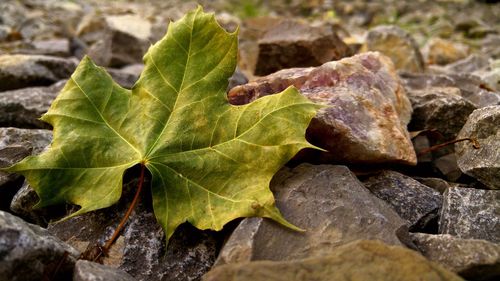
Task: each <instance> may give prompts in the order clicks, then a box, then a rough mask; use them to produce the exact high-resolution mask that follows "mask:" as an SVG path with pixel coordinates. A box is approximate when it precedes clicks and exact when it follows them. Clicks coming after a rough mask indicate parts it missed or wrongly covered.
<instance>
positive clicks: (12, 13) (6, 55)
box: [0, 0, 500, 281]
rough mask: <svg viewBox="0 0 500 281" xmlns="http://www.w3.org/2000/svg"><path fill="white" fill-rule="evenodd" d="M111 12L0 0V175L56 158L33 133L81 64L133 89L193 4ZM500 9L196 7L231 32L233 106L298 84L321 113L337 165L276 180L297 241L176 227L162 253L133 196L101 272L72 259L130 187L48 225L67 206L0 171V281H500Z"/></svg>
mask: <svg viewBox="0 0 500 281" xmlns="http://www.w3.org/2000/svg"><path fill="white" fill-rule="evenodd" d="M104 2H105V1H97V0H89V1H84V0H74V1H62V0H61V1H56V0H18V1H16V0H2V1H0V166H8V165H11V164H13V163H15V162H17V161H19V160H21V159H22V158H24V157H26V156H28V155H32V154H38V153H40V152H41V151H43V149H44V148H45V147H47V146H48V145H49V144H50V142H51V135H52V134H51V128H50V126H49V125H47V124H45V123H43V122H42V121H40V120H39V119H38V118H39V117H40V115H41V114H43V113H44V112H46V111H47V110H48V107H49V106H50V103H51V101H52V100H53V99H54V98H55V97H56V96H57V94H58V91H59V90H61V89H62V87H63V86H64V84H65V82H66V79H67V78H68V77H69V76H70V75H71V73H72V72H73V71H74V69H75V67H76V66H77V64H78V62H79V59H81V58H82V57H83V55H84V54H88V55H89V56H90V57H91V58H92V59H93V60H95V62H96V63H97V64H99V65H102V66H105V67H107V69H108V72H109V73H110V74H111V75H112V76H113V78H114V79H115V80H116V81H117V82H118V83H120V84H121V85H122V86H124V87H127V88H130V87H131V86H132V85H133V83H134V82H135V80H136V79H137V77H138V75H139V73H140V72H141V70H142V64H141V61H142V54H143V53H144V52H145V51H146V50H147V48H148V47H149V45H150V44H151V43H152V42H155V41H156V40H158V39H160V38H161V37H162V36H163V35H164V33H165V31H166V27H167V25H168V22H169V21H170V20H176V19H178V18H180V17H181V16H182V15H183V14H184V13H185V12H186V11H189V10H191V9H193V8H194V7H196V3H194V2H187V1H159V0H158V1H152V2H149V3H148V4H145V3H144V2H143V1H125V0H122V1H113V2H111V1H109V2H106V3H104ZM487 2H489V3H487ZM493 2H496V1H472V0H454V1H453V0H448V1H445V0H442V1H426V0H422V1H397V0H394V1H391V0H384V1H369V2H368V1H367V2H365V1H329V0H323V1H322V0H317V1H295V0H291V1H290V0H289V1H285V0H283V1H252V0H247V1H201V4H202V5H203V6H204V8H205V10H208V11H214V12H216V16H217V19H218V20H219V22H220V23H221V25H222V26H223V27H225V28H226V29H228V30H235V29H236V27H237V26H238V25H239V26H240V31H239V36H240V39H239V46H240V50H239V62H238V65H239V68H238V70H237V72H236V73H235V74H234V76H233V77H232V78H231V80H230V83H229V87H228V99H229V101H230V102H231V103H232V104H245V103H249V102H251V101H253V100H255V99H257V98H259V97H261V96H265V95H270V94H273V93H277V92H279V91H281V90H283V89H285V88H286V87H288V86H289V85H294V86H295V87H297V88H298V89H299V90H300V91H301V93H302V94H304V95H305V96H306V97H308V98H309V99H310V100H312V101H314V102H316V103H319V104H323V105H327V107H325V108H324V109H323V110H321V111H320V113H318V115H317V116H316V117H315V118H314V119H313V121H312V122H311V124H310V126H309V128H308V130H307V138H308V140H309V141H310V142H311V143H313V144H315V145H317V146H319V147H322V148H324V149H326V150H328V151H329V152H323V151H317V150H316V151H313V150H311V151H302V152H300V153H299V154H298V155H297V156H296V157H295V158H294V159H293V160H292V161H291V162H290V163H289V164H288V165H287V167H284V168H283V169H282V170H281V171H280V172H278V174H276V175H275V177H274V179H273V181H272V182H271V189H272V190H273V192H274V194H275V198H276V200H277V205H278V207H279V209H280V210H281V211H282V213H283V215H284V217H285V218H287V219H288V220H289V221H291V222H292V223H294V224H296V225H298V226H300V227H302V228H304V229H306V230H307V231H306V232H304V233H299V232H293V231H290V230H288V229H284V228H283V227H281V226H279V225H277V224H275V223H273V222H271V221H269V220H267V219H261V218H248V219H243V220H237V221H234V222H232V223H230V224H228V225H227V226H226V227H225V228H224V230H223V231H221V232H213V231H200V230H197V229H195V228H194V227H192V226H190V225H189V224H184V225H182V226H181V227H179V228H178V229H177V231H176V232H175V234H174V236H173V237H172V238H171V240H170V243H169V245H168V247H165V243H164V240H165V239H164V234H163V231H162V229H161V227H160V226H159V225H158V224H157V222H156V220H155V218H154V215H153V213H152V208H151V202H150V201H151V200H150V194H148V193H143V194H142V196H143V198H142V200H141V201H140V203H139V205H138V206H137V208H136V209H135V211H134V213H133V214H132V216H131V218H130V220H129V221H128V223H127V226H126V228H125V230H124V231H123V232H122V234H121V236H120V237H119V239H118V240H117V242H116V243H115V245H114V246H113V247H112V248H111V252H110V253H109V256H108V257H106V258H105V259H104V261H103V264H97V263H92V262H88V261H83V260H78V256H79V255H80V253H81V252H83V251H85V250H86V249H87V248H88V247H90V246H92V245H94V244H95V243H98V244H103V243H104V242H105V241H106V240H107V239H108V238H109V237H110V235H111V234H112V232H113V230H114V228H115V226H116V225H117V224H118V222H119V220H120V219H121V216H122V215H123V213H124V211H125V210H126V208H127V207H128V204H129V202H130V201H131V195H133V193H134V192H133V189H134V188H135V186H136V180H131V179H129V178H133V177H132V176H128V175H127V176H126V177H125V182H127V183H126V184H125V186H124V195H123V196H122V200H121V201H120V202H119V204H117V205H115V206H112V207H110V208H108V209H104V210H100V211H96V212H92V213H88V214H85V215H82V216H79V217H75V218H72V219H69V220H66V221H63V222H60V223H55V221H56V220H57V219H58V218H61V217H63V216H64V215H66V214H68V213H70V212H71V211H72V210H73V207H72V206H54V207H50V208H43V209H33V206H34V205H35V203H36V202H37V200H38V199H37V195H36V193H34V191H33V190H32V189H31V187H30V186H29V185H28V184H27V183H26V182H25V181H24V179H23V178H21V177H20V176H18V175H15V174H5V173H1V172H0V280H2V281H3V280H80V281H81V280H200V279H204V280H462V279H465V280H499V279H500V244H499V243H500V191H498V189H500V47H499V46H500V4H498V3H493ZM248 81H250V82H248ZM247 82H248V83H247ZM464 138H466V139H469V141H462V142H458V143H455V144H451V145H448V146H443V147H441V148H439V149H436V150H433V149H430V148H432V147H433V146H436V145H439V144H441V143H445V142H447V141H451V140H456V139H464ZM133 173H134V171H131V174H133Z"/></svg>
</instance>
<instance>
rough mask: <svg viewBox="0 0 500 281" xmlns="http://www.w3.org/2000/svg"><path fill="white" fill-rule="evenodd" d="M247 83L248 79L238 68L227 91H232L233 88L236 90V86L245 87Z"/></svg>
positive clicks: (230, 80)
mask: <svg viewBox="0 0 500 281" xmlns="http://www.w3.org/2000/svg"><path fill="white" fill-rule="evenodd" d="M246 83H248V79H247V77H246V76H245V74H243V72H241V70H240V69H239V68H238V67H237V68H236V70H235V71H234V73H233V75H232V76H231V77H230V78H229V84H228V85H227V91H229V90H231V89H232V88H234V87H236V86H239V85H244V84H246Z"/></svg>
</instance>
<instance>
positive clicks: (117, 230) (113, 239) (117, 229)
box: [102, 164, 146, 254]
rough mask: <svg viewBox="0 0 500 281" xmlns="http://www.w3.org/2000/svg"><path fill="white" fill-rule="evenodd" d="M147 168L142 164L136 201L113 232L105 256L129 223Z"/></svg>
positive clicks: (133, 201)
mask: <svg viewBox="0 0 500 281" xmlns="http://www.w3.org/2000/svg"><path fill="white" fill-rule="evenodd" d="M145 169H146V166H145V165H144V164H141V175H140V177H139V183H138V184H137V190H136V191H135V196H134V199H133V200H132V203H130V206H129V207H128V210H127V212H126V213H125V215H124V216H123V218H122V220H121V221H120V224H118V226H117V227H116V229H115V232H113V236H111V238H110V239H109V240H108V241H107V242H106V244H105V245H104V247H103V248H102V251H103V252H104V254H107V253H108V251H109V248H111V245H113V242H115V240H116V238H118V235H119V234H120V232H121V231H122V229H123V227H124V226H125V223H126V222H127V220H128V218H129V216H130V214H131V213H132V211H133V210H134V207H135V205H137V201H139V195H140V193H141V190H142V186H143V185H144V172H145Z"/></svg>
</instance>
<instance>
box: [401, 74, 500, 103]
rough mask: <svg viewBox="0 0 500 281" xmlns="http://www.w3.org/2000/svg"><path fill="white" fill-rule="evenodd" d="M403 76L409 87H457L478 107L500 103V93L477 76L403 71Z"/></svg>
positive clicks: (462, 94)
mask: <svg viewBox="0 0 500 281" xmlns="http://www.w3.org/2000/svg"><path fill="white" fill-rule="evenodd" d="M401 78H402V79H403V81H404V83H405V87H406V88H407V89H408V88H410V89H414V90H421V89H425V88H429V87H456V88H459V89H460V95H461V96H462V97H464V98H465V99H467V100H468V101H470V102H471V103H472V104H474V106H476V107H477V108H481V107H485V106H490V105H497V104H500V93H498V92H494V91H493V90H492V89H488V88H487V87H485V86H486V85H485V83H484V81H482V80H481V79H479V78H478V77H477V76H474V75H471V74H466V73H460V74H448V75H446V74H415V73H413V74H410V73H402V74H401Z"/></svg>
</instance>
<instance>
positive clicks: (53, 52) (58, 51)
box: [33, 38, 71, 57]
mask: <svg viewBox="0 0 500 281" xmlns="http://www.w3.org/2000/svg"><path fill="white" fill-rule="evenodd" d="M33 46H34V48H35V50H36V53H38V54H41V55H49V56H58V57H69V56H70V55H71V49H70V41H69V39H67V38H62V39H50V40H40V41H35V42H33Z"/></svg>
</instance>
